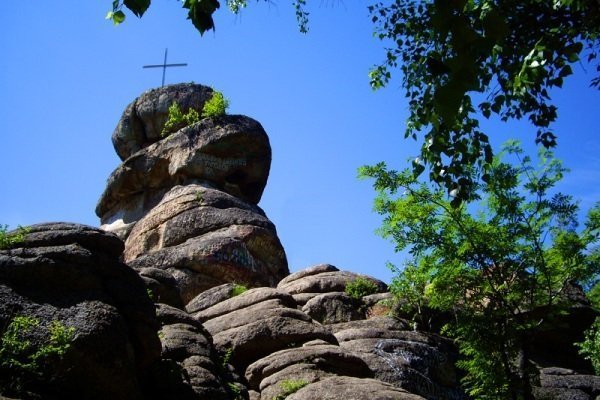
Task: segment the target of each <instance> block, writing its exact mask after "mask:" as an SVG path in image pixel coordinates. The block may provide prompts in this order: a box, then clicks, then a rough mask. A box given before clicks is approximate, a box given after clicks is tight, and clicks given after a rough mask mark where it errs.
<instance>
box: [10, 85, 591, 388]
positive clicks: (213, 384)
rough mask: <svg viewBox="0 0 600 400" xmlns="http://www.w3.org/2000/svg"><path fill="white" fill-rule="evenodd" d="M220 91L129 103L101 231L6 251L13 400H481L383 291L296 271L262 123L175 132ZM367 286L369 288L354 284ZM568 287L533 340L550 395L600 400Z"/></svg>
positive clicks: (439, 341)
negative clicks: (171, 117) (267, 190)
mask: <svg viewBox="0 0 600 400" xmlns="http://www.w3.org/2000/svg"><path fill="white" fill-rule="evenodd" d="M211 93H212V90H211V89H210V88H207V87H204V86H201V85H192V84H182V85H173V86H168V87H165V88H161V89H157V90H152V91H149V92H147V93H145V94H143V95H142V96H140V97H139V98H138V99H136V100H135V101H134V102H133V103H131V104H130V105H129V106H128V107H127V108H126V110H125V112H124V114H123V116H122V117H121V120H120V121H119V123H118V125H117V128H116V130H115V132H114V134H113V144H114V146H115V150H116V151H117V154H118V155H119V157H121V159H122V160H123V163H122V164H121V165H120V166H118V167H117V169H116V170H115V171H114V172H113V173H112V175H111V177H110V178H109V181H108V184H107V188H106V190H105V191H104V193H103V194H102V197H101V199H100V201H99V203H98V206H97V208H96V212H97V214H98V216H99V217H100V219H101V224H102V226H101V229H96V228H92V227H87V226H83V225H78V224H68V223H51V224H40V225H34V226H32V227H30V229H29V231H28V233H27V235H25V238H24V240H23V241H21V242H19V243H16V244H13V245H12V247H10V248H8V249H4V250H0V333H1V334H2V341H1V346H0V399H4V398H5V397H3V396H11V398H20V399H92V400H93V399H134V400H135V399H140V400H142V399H144V400H145V399H148V400H150V399H152V400H153V399H157V400H163V399H164V400H170V399H173V400H175V399H177V400H206V399H210V400H238V399H251V400H283V399H288V400H313V399H314V400H317V399H318V400H321V399H328V400H337V399H340V400H362V399H368V400H384V399H399V400H418V399H428V400H455V399H459V400H460V399H467V398H468V397H467V396H466V395H465V393H464V392H462V391H461V389H460V385H459V382H460V377H461V376H460V371H459V370H457V369H456V368H455V361H456V360H457V357H458V354H457V350H456V348H455V346H454V344H453V342H452V341H450V340H448V339H447V338H444V337H443V336H441V335H439V334H437V333H434V332H426V331H416V330H415V329H414V327H413V325H412V324H411V323H409V321H408V320H407V319H403V318H402V315H401V314H399V313H397V312H396V313H394V310H393V309H392V308H391V305H390V303H391V300H392V299H393V296H392V295H391V294H390V293H389V292H388V288H387V286H386V285H385V283H383V282H381V281H379V280H377V279H374V278H371V277H368V276H363V275H359V274H356V273H353V272H349V271H340V270H338V268H336V267H334V266H332V265H329V264H321V265H316V266H313V267H310V268H306V269H304V270H301V271H298V272H295V273H293V274H289V272H288V267H287V262H286V257H285V252H284V250H283V247H282V245H281V243H280V241H279V239H278V237H277V233H276V229H275V226H274V225H273V223H272V222H271V221H270V220H269V219H268V218H267V216H266V215H265V213H264V212H263V211H262V210H261V209H260V208H259V207H258V205H257V204H258V201H259V200H260V197H261V195H262V192H263V190H264V187H265V184H266V181H267V178H268V174H269V167H270V159H271V149H270V146H269V140H268V137H267V135H266V133H265V132H264V130H263V128H262V127H261V126H260V124H259V123H258V122H257V121H254V120H252V119H250V118H248V117H245V116H222V117H220V118H213V119H204V120H202V121H200V122H198V123H195V124H192V125H190V126H187V127H184V128H182V129H180V130H179V131H177V132H175V133H173V134H171V135H170V136H168V137H166V138H163V137H161V135H160V132H161V130H162V127H163V125H164V123H165V121H166V120H167V109H168V107H169V106H170V105H171V104H172V103H173V102H174V101H176V102H178V104H179V105H180V107H181V108H182V109H183V111H184V112H185V111H186V110H187V109H189V108H195V109H198V110H199V109H201V108H202V106H203V104H204V103H205V102H206V101H207V100H208V98H209V97H210V96H211ZM359 280H362V281H363V282H364V281H365V280H366V281H368V282H370V285H369V286H370V288H371V292H370V293H360V294H356V293H353V292H352V291H348V290H346V289H347V287H348V286H349V285H350V284H351V283H355V282H357V281H359ZM568 292H569V293H568V294H567V295H568V296H569V301H571V302H572V303H573V304H576V306H574V308H573V309H572V310H571V312H570V313H568V315H557V316H556V318H557V319H556V320H553V321H549V322H547V323H546V325H544V326H542V327H541V328H540V331H539V333H538V334H537V336H535V337H534V338H533V341H534V343H533V346H532V352H531V355H530V357H531V361H532V363H534V365H535V366H536V367H537V370H538V371H539V374H538V375H537V376H536V377H535V379H534V380H533V382H532V384H533V386H534V395H535V397H536V399H557V400H558V399H581V400H593V399H596V398H597V397H598V396H600V377H597V376H593V375H588V374H587V373H589V364H588V363H587V362H586V361H585V360H582V359H581V358H580V357H579V356H578V355H577V353H576V350H575V349H573V348H572V347H569V346H568V345H567V344H569V343H573V341H574V340H575V339H574V337H577V339H578V340H580V339H581V337H580V336H581V332H582V329H583V328H584V327H585V326H588V325H589V323H590V322H591V318H593V317H595V315H596V313H595V311H593V310H592V309H591V308H590V307H589V304H587V305H586V304H585V298H584V297H582V296H580V295H581V291H578V289H577V288H575V287H573V288H572V289H571V290H569V291H568ZM578 296H579V297H578ZM431 317H432V320H434V321H433V322H432V326H439V325H441V324H442V323H443V320H444V319H445V318H447V317H448V316H442V315H435V314H434V313H433V312H432V315H431ZM436 319H437V321H435V320H436ZM19 321H21V324H22V325H16V323H17V322H19ZM23 321H25V322H27V324H25V325H26V326H25V325H23V323H24V322H23ZM440 321H441V322H440ZM24 326H25V328H23V327H24ZM15 327H20V331H19V330H15ZM577 335H579V336H577ZM565 336H568V337H565ZM550 349H551V350H550ZM558 350H560V351H558Z"/></svg>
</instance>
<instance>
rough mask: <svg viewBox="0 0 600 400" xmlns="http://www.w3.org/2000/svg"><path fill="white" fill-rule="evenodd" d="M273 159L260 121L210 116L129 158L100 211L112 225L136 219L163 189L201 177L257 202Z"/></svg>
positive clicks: (109, 186)
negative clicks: (212, 117) (213, 117)
mask: <svg viewBox="0 0 600 400" xmlns="http://www.w3.org/2000/svg"><path fill="white" fill-rule="evenodd" d="M270 165H271V147H270V145H269V139H268V137H267V134H266V133H265V131H264V129H263V128H262V126H261V125H260V124H259V123H258V122H257V121H255V120H253V119H251V118H248V117H245V116H232V115H227V116H223V117H221V118H219V119H211V118H206V119H203V120H202V121H200V122H198V123H196V124H193V125H190V126H188V127H186V128H184V129H182V130H180V131H178V132H176V133H173V134H172V135H170V136H169V137H168V138H166V139H163V140H161V141H159V142H156V143H154V144H152V145H150V146H148V147H145V148H144V149H142V150H140V151H138V152H137V153H135V154H133V155H132V156H130V157H129V158H127V159H126V160H125V161H124V162H123V163H122V164H121V165H120V166H119V167H118V168H117V169H116V170H115V171H114V172H113V173H112V174H111V176H110V177H109V179H108V184H107V187H106V189H105V191H104V193H103V194H102V196H101V198H100V201H99V202H98V206H97V207H96V214H97V215H98V216H99V217H100V218H101V222H102V224H103V228H106V229H110V228H111V225H113V224H114V226H118V225H122V224H127V223H131V222H134V221H135V220H137V219H139V217H140V216H141V215H140V214H142V215H143V214H144V213H145V212H147V211H148V210H149V209H150V208H152V206H154V204H156V203H154V202H155V201H156V194H157V193H158V194H159V195H160V193H161V192H162V193H164V191H165V190H168V189H169V188H171V187H173V186H175V185H188V184H192V183H199V182H210V184H211V185H213V186H214V187H215V188H216V189H219V190H221V191H223V192H226V193H229V194H231V195H233V196H235V197H238V198H240V199H242V200H244V201H246V202H248V203H252V204H257V203H258V201H259V200H260V198H261V196H262V192H263V190H264V187H265V185H266V182H267V178H268V176H269V168H270ZM152 203H154V204H152Z"/></svg>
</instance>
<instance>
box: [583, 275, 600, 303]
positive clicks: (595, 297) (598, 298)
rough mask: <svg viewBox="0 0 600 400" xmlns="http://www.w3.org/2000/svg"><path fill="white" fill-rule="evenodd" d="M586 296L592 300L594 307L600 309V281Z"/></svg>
mask: <svg viewBox="0 0 600 400" xmlns="http://www.w3.org/2000/svg"><path fill="white" fill-rule="evenodd" d="M586 296H587V298H588V299H589V300H590V303H592V306H594V307H596V308H599V309H600V281H599V282H596V284H595V285H594V286H593V287H592V288H591V289H590V291H589V292H587V293H586Z"/></svg>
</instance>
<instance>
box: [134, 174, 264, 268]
mask: <svg viewBox="0 0 600 400" xmlns="http://www.w3.org/2000/svg"><path fill="white" fill-rule="evenodd" d="M232 225H252V226H257V227H261V228H265V229H267V230H270V231H272V232H273V234H274V235H275V227H274V225H273V223H271V221H269V220H268V219H267V217H265V214H264V212H263V211H262V210H261V209H260V208H259V207H257V206H254V205H251V204H248V203H245V202H243V201H241V200H239V199H237V198H235V197H233V196H231V195H228V194H226V193H224V192H221V191H218V190H215V189H212V188H209V187H206V186H203V185H196V184H191V185H187V186H174V187H173V188H172V189H170V190H169V191H168V192H167V193H166V194H165V196H164V197H163V198H162V200H161V201H160V203H159V204H157V205H156V206H155V207H154V208H153V209H152V210H151V211H150V212H149V213H148V214H147V215H146V216H145V217H144V218H142V219H141V220H140V221H139V222H138V223H137V224H136V225H135V227H134V228H133V230H132V231H131V233H130V235H129V236H128V238H127V241H126V242H125V252H124V257H125V260H126V261H129V260H133V259H135V258H137V257H139V256H140V255H142V254H145V253H148V252H152V251H156V250H159V249H161V248H165V247H172V246H176V245H178V244H181V243H183V242H185V241H186V240H187V239H190V238H193V237H198V236H202V235H204V234H207V233H209V232H213V231H217V230H220V229H223V228H228V227H230V226H232Z"/></svg>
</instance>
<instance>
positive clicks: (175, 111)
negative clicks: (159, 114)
mask: <svg viewBox="0 0 600 400" xmlns="http://www.w3.org/2000/svg"><path fill="white" fill-rule="evenodd" d="M198 121H200V116H199V115H198V111H196V110H194V109H193V108H190V109H189V110H188V112H187V113H186V114H184V113H183V112H182V111H181V109H180V108H179V104H177V102H173V104H171V105H170V106H169V116H168V118H167V122H165V126H164V127H163V130H162V131H161V132H160V136H162V137H166V136H169V135H170V134H171V133H173V132H177V131H178V130H180V129H182V128H185V127H186V126H188V125H191V124H193V123H196V122H198Z"/></svg>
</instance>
